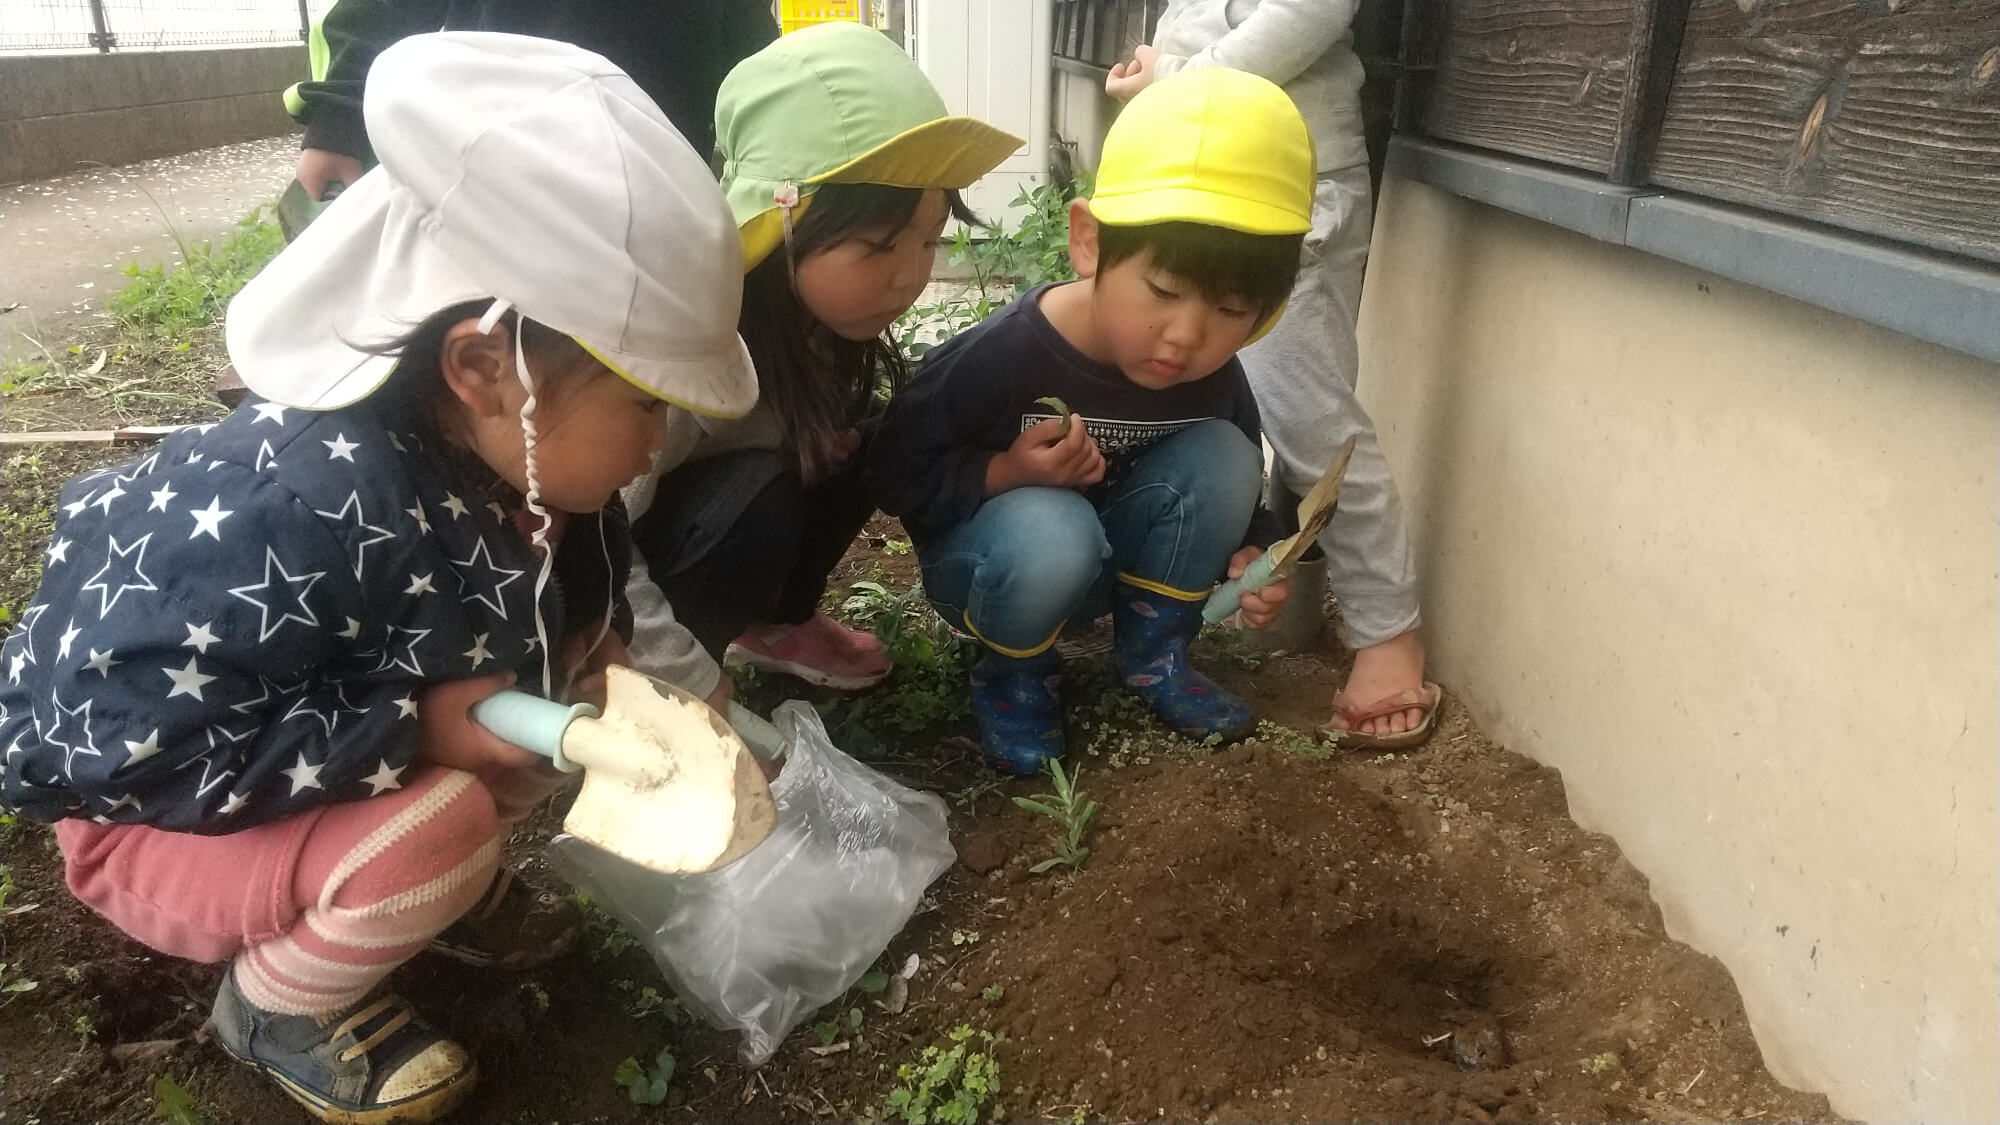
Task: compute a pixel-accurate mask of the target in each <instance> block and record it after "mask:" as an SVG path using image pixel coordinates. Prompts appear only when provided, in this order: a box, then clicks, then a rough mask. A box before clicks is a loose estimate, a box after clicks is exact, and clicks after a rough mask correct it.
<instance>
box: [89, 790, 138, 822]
mask: <svg viewBox="0 0 2000 1125" xmlns="http://www.w3.org/2000/svg"><path fill="white" fill-rule="evenodd" d="M119 809H133V810H135V811H139V812H143V811H145V810H144V809H141V808H140V806H139V798H137V797H134V796H133V795H132V794H130V793H127V794H125V795H124V796H122V797H120V798H118V799H117V800H116V801H113V802H111V806H110V807H109V808H107V809H105V810H104V816H103V817H101V818H100V819H102V820H105V821H107V822H108V821H109V820H110V818H111V814H112V813H115V812H117V811H118V810H119Z"/></svg>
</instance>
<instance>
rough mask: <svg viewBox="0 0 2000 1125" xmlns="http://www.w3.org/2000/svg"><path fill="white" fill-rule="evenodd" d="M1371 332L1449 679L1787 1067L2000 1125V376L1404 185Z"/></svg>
mask: <svg viewBox="0 0 2000 1125" xmlns="http://www.w3.org/2000/svg"><path fill="white" fill-rule="evenodd" d="M1361 331H1362V337H1361V338H1362V349H1363V360H1362V374H1361V378H1362V380H1363V387H1362V392H1363V394H1362V397H1363V400H1364V401H1365V402H1366V403H1367V404H1368V406H1369V409H1370V410H1371V411H1372V412H1373V414H1374V417H1375V419H1376V421H1377V423H1378V424H1379V427H1380V431H1381V436H1382V444H1383V446H1384V447H1385V448H1386V449H1387V450H1388V453H1389V457H1390V460H1391V461H1392V462H1393V464H1394V466H1395V469H1396V473H1397V476H1398V480H1399V482H1400V484H1401V487H1402V489H1403V491H1404V494H1405V498H1406V500H1407V501H1408V504H1409V507H1410V510H1411V512H1412V516H1413V519H1414V521H1415V526H1414V527H1413V531H1412V534H1413V535H1414V537H1415V539H1416V541H1417V547H1418V552H1419V556H1420V560H1421V565H1422V566H1423V570H1424V576H1425V614H1426V617H1427V621H1428V633H1429V641H1430V651H1431V653H1432V654H1433V660H1434V666H1435V671H1436V672H1437V678H1438V679H1439V680H1440V681H1442V682H1443V683H1445V684H1446V685H1447V686H1448V687H1449V688H1450V689H1451V690H1455V691H1456V692H1457V693H1458V694H1459V696H1460V697H1461V698H1462V699H1464V700H1465V701H1466V703H1467V704H1468V705H1469V706H1470V707H1471V709H1472V711H1473V713H1474V714H1475V715H1476V716H1477V718H1478V720H1479V722H1480V724H1481V726H1482V727H1483V728H1484V729H1485V730H1487V731H1488V732H1490V733H1492V734H1493V735H1494V736H1495V737H1497V738H1498V739H1500V740H1501V741H1502V742H1504V743H1505V744H1507V745H1508V746H1510V747H1512V748H1514V749H1517V750H1519V751H1522V752H1524V753H1527V754H1530V755H1532V756H1534V757H1536V758H1538V759H1540V760H1542V761H1545V762H1548V763H1550V764H1553V765H1555V766H1557V767H1559V768H1560V769H1561V770H1562V772H1563V778H1564V781H1565V782H1566V784H1567V786H1568V790H1569V797H1570V803H1571V812H1572V814H1573V815H1574V816H1575V818H1576V820H1577V821H1578V822H1579V823H1581V824H1583V825H1585V826H1586V827H1589V828H1592V829H1595V830H1599V831H1603V832H1608V833H1610V834H1611V835H1613V836H1614V837H1616V838H1617V840H1618V842H1619V844H1620V845H1621V846H1622V847H1623V848H1624V850H1625V853H1626V854H1627V855H1628V856H1629V857H1630V858H1631V860H1632V862H1633V863H1635V864H1636V865H1637V866H1638V867H1639V868H1640V869H1641V870H1643V871H1644V872H1645V873H1646V874H1647V875H1648V876H1649V877H1650V878H1651V880H1652V888H1653V892H1654V894H1655V895H1656V897H1657V898H1658V900H1659V902H1660V905H1661V907H1662V909H1663V911H1664V913H1665V916H1666V919H1667V923H1668V927H1669V929H1670V930H1671V932H1672V933H1673V934H1674V935H1675V936H1677V937H1679V938H1681V939H1682V940H1685V941H1687V942H1688V943H1690V944H1691V945H1693V946H1695V947H1697V948H1699V949H1702V950H1704V951H1707V952H1710V953H1712V954H1714V955H1716V956H1717V957H1719V958H1720V959H1721V960H1722V961H1723V962H1724V963H1725V964H1726V965H1728V966H1729V968H1730V970H1731V971H1732V972H1733V974H1734V975H1735V978H1736V981H1737V983H1738V985H1739V986H1740V987H1741V989H1742V993H1743V998H1744V1002H1745V1004H1746V1006H1747V1007H1748V1010H1749V1014H1750V1018H1751V1021H1752V1024H1753V1026H1754V1028H1755V1030H1756V1032H1757V1035H1758V1041H1759V1043H1760V1044H1761V1045H1762V1047H1763V1049H1764V1052H1765V1055H1766V1058H1767V1060H1768V1062H1769V1064H1770V1066H1771V1069H1772V1071H1773V1073H1775V1074H1777V1075H1778V1076H1779V1077H1780V1078H1781V1079H1783V1080H1784V1081H1786V1082H1788V1083H1791V1084H1793V1085H1796V1086H1798V1087H1801V1088H1804V1089H1809V1090H1819V1091H1825V1092H1826V1093H1827V1094H1828V1095H1829V1096H1830V1097H1831V1098H1832V1101H1833V1105H1834V1107H1835V1108H1836V1109H1837V1110H1839V1111H1841V1112H1843V1113H1846V1114H1850V1115H1857V1116H1860V1117H1863V1118H1866V1119H1870V1120H1876V1121H1920V1120H1921V1121H1937V1122H1944V1121H1954V1122H1969V1121H1994V1120H2000V1067H1996V1066H1995V1063H1996V1059H2000V1042H1996V1032H1995V1025H1996V1022H2000V1012H1996V1001H1995V997H1996V991H2000V980H1996V952H2000V947H1996V919H1995V913H1996V911H1995V889H1996V871H1997V870H2000V868H1996V861H1995V853H1996V818H1995V788H1996V770H1995V747H1996V741H1995V740H1996V735H2000V727H1996V637H2000V617H1996V607H1995V591H1996V583H1997V582H2000V573H1996V570H2000V531H1996V521H1995V514H1996V496H2000V492H1996V487H1995V481H1996V470H2000V369H1996V368H1995V367H1994V366H1992V365H1989V364H1986V363H1983V362H1980V361H1977V360H1974V359H1971V358H1968V357H1965V356H1963V355H1960V354H1957V353H1954V352H1949V351H1945V350H1943V349H1940V348H1937V347H1934V346H1931V345H1928V344H1924V343H1920V342H1918V341H1915V340H1912V339H1909V338H1906V337H1903V336H1899V335H1897V334H1895V333H1892V332H1889V331H1887V330H1884V329H1878V328H1874V327H1872V326H1869V325H1865V324H1862V323H1860V322H1858V321H1853V320H1849V319H1845V318H1843V317H1840V316H1837V315H1835V314H1832V313H1827V312H1823V311H1820V310H1818V309H1815V308H1813V307H1810V306H1807V305H1803V304H1799V303H1796V302H1793V301H1791V300H1788V299H1785V298H1781V297H1777V296H1775V295H1772V294H1769V293H1767V292H1764V291H1762V290H1758V289H1754V288H1750V287H1747V286H1743V285H1740V284H1736V283H1732V282H1729V281H1726V280H1724V279H1722V278H1719V277H1714V276H1710V275H1707V274H1703V273H1700V272H1698V271H1695V270H1692V269H1689V268H1686V267H1683V266H1679V265H1676V264H1673V263H1671V262H1667V261H1665V260H1663V259H1659V258H1655V257H1652V256H1649V255H1646V254H1643V253H1640V252H1637V251H1633V250H1627V249H1622V248H1618V247H1613V246H1610V245H1607V244H1605V243H1600V242H1595V241H1593V240H1591V239H1588V238H1586V237H1584V236H1582V235H1577V234H1573V233H1570V232H1568V231H1564V230H1560V229H1557V228H1554V227H1550V226H1545V225H1542V224H1539V223H1536V222H1534V221H1532V220H1528V219H1524V218H1521V217H1518V216H1515V215H1512V214H1508V213H1505V212H1500V211H1495V210H1492V209H1490V208H1486V207H1484V206H1481V205H1479V204H1475V203H1470V202H1467V201H1465V200H1462V199H1460V198H1458V197H1455V196H1451V195H1447V194H1445V193H1443V192H1441V191H1439V190H1437V189H1435V188H1431V187H1428V186H1425V185H1422V184H1418V183H1416V182H1414V181H1409V180H1404V179H1400V178H1397V177H1394V176H1391V177H1390V179H1389V181H1388V183H1387V184H1386V185H1385V188H1384V192H1383V200H1382V206H1381V210H1380V214H1379V217H1378V220H1377V225H1376V231H1375V242H1374V252H1373V255H1372V258H1371V261H1370V264H1369V276H1368V284H1367V292H1366V296H1365V299H1364V302H1363V309H1362V328H1361Z"/></svg>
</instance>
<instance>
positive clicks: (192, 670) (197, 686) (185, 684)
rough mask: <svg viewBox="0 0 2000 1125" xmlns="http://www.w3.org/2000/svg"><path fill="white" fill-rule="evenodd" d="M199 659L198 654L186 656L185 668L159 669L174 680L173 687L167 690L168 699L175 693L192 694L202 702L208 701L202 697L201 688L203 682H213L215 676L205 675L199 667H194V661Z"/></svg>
mask: <svg viewBox="0 0 2000 1125" xmlns="http://www.w3.org/2000/svg"><path fill="white" fill-rule="evenodd" d="M199 659H201V658H200V657H198V656H190V657H188V662H187V667H185V668H162V669H160V671H162V672H165V673H166V675H167V678H168V679H170V680H172V681H173V682H174V686H173V688H172V689H171V690H170V691H168V692H167V698H168V699H172V698H173V697H174V696H176V695H192V696H194V697H195V698H196V699H197V700H201V702H203V703H206V702H208V701H207V700H206V699H203V698H202V694H201V688H202V685H203V684H210V683H214V682H215V677H214V676H210V675H205V674H203V672H202V671H201V669H200V668H197V667H195V661H197V660H199Z"/></svg>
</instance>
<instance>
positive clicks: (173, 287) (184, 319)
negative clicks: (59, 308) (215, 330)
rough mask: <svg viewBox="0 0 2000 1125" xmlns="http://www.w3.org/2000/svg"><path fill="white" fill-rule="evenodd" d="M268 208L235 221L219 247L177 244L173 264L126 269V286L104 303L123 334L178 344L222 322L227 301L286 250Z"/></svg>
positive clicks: (260, 208)
mask: <svg viewBox="0 0 2000 1125" xmlns="http://www.w3.org/2000/svg"><path fill="white" fill-rule="evenodd" d="M274 219H275V211H274V210H273V208H272V207H271V205H270V204H264V205H261V206H259V207H258V208H257V209H256V210H254V211H252V212H250V213H249V214H248V215H245V216H243V217H242V218H241V219H239V220H237V223H236V231H235V233H233V234H231V235H230V236H229V238H228V239H226V240H225V241H224V242H223V243H222V245H221V246H220V247H217V246H216V245H215V244H214V243H213V242H204V243H202V244H201V245H199V246H191V245H188V244H186V243H182V244H181V260H180V262H178V263H177V264H174V265H171V266H169V265H157V266H146V267H141V266H139V265H137V264H136V263H135V264H133V265H128V266H126V267H125V277H126V278H127V281H126V282H125V286H124V288H122V289H120V290H119V291H118V292H116V293H114V294H112V295H111V298H110V299H109V300H107V301H106V302H105V306H106V308H108V309H109V310H110V312H111V315H112V316H113V317H114V318H115V319H116V320H117V321H118V322H119V324H120V325H121V326H122V327H124V328H125V329H126V330H128V331H130V332H132V333H134V334H136V335H139V336H141V337H152V338H155V339H165V340H169V341H178V340H180V339H181V338H183V337H185V336H186V335H187V334H188V333H190V332H192V331H194V330H195V329H197V328H203V327H206V326H208V325H210V324H213V323H215V322H216V321H217V320H219V319H221V317H222V312H223V310H224V309H225V308H227V307H228V306H229V299H230V298H231V297H234V296H236V293H237V291H238V290H240V289H242V288H243V286H244V285H245V284H246V283H247V282H249V280H250V279H251V278H253V277H255V276H257V272H258V271H259V270H261V269H263V268H264V266H265V264H266V263H268V262H269V261H270V260H271V259H272V258H275V257H277V256H278V251H280V250H282V249H284V248H285V235H284V232H283V231H281V230H279V229H278V224H277V223H276V222H275V221H273V220H274Z"/></svg>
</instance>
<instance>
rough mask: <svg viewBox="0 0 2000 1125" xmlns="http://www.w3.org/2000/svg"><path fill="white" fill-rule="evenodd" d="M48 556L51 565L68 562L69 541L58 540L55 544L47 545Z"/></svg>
mask: <svg viewBox="0 0 2000 1125" xmlns="http://www.w3.org/2000/svg"><path fill="white" fill-rule="evenodd" d="M48 556H49V561H50V562H52V563H59V562H68V561H69V540H67V539H58V540H56V541H55V542H53V543H51V544H49V550H48Z"/></svg>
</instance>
